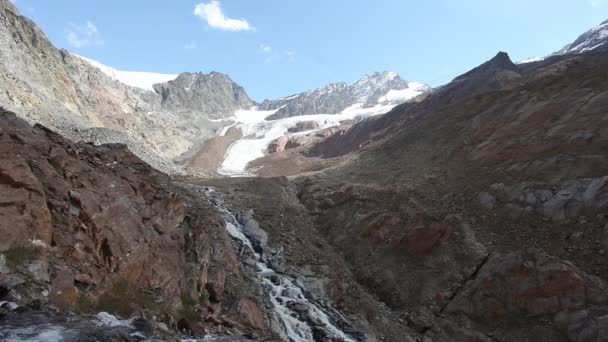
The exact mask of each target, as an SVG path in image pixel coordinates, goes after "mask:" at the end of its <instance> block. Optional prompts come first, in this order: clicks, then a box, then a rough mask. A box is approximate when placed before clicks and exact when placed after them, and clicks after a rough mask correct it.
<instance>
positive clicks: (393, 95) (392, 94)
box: [378, 82, 429, 103]
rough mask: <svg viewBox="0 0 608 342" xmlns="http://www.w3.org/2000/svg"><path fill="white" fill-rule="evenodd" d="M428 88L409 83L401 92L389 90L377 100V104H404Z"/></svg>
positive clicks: (420, 84)
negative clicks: (399, 102)
mask: <svg viewBox="0 0 608 342" xmlns="http://www.w3.org/2000/svg"><path fill="white" fill-rule="evenodd" d="M428 89H429V87H428V86H427V85H426V84H424V83H420V82H409V83H408V87H407V88H405V89H401V90H395V89H391V90H389V92H388V93H387V94H386V95H384V96H382V97H381V98H379V99H378V103H387V102H398V101H401V102H405V101H407V100H411V99H413V98H414V97H416V96H418V95H420V94H422V93H424V92H425V91H427V90H428Z"/></svg>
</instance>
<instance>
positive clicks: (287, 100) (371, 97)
mask: <svg viewBox="0 0 608 342" xmlns="http://www.w3.org/2000/svg"><path fill="white" fill-rule="evenodd" d="M430 89H431V88H430V87H429V86H428V85H426V84H424V83H421V82H416V81H406V80H404V79H402V78H401V77H400V76H399V75H398V74H397V73H395V72H388V71H386V72H376V73H372V74H368V75H365V76H364V77H362V78H361V79H359V80H357V81H355V82H353V83H351V84H348V83H345V82H340V83H331V84H329V85H327V86H325V87H322V88H317V89H312V90H308V91H305V92H303V93H300V94H295V95H291V96H288V97H284V98H281V99H278V100H265V101H264V102H263V103H262V104H261V105H260V109H261V110H277V112H276V113H275V114H273V115H272V116H270V117H269V119H279V118H286V117H292V116H298V115H311V114H336V113H341V112H343V111H344V110H345V109H347V108H351V107H358V108H372V107H375V106H379V105H391V104H392V105H396V104H400V103H403V102H405V101H408V100H411V99H413V98H414V97H416V96H418V95H421V94H423V93H425V92H428V91H429V90H430Z"/></svg>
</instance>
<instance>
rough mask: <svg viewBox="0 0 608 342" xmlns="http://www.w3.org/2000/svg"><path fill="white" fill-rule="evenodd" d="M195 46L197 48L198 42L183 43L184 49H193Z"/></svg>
mask: <svg viewBox="0 0 608 342" xmlns="http://www.w3.org/2000/svg"><path fill="white" fill-rule="evenodd" d="M196 48H198V44H196V43H195V42H190V43H186V45H184V49H186V50H194V49H196Z"/></svg>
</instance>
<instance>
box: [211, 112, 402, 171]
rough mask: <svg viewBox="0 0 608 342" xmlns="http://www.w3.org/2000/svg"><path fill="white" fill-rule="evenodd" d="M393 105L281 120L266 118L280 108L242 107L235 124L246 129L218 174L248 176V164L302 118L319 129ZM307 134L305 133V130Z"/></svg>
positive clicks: (262, 155) (231, 147)
mask: <svg viewBox="0 0 608 342" xmlns="http://www.w3.org/2000/svg"><path fill="white" fill-rule="evenodd" d="M394 107H395V106H394V105H377V106H376V107H372V108H362V105H361V104H356V105H353V106H351V107H349V108H347V109H345V110H344V111H342V113H339V114H315V115H302V116H294V117H289V118H284V119H279V120H272V121H267V120H265V119H266V117H268V116H269V115H272V114H274V113H276V112H277V111H278V109H277V110H271V111H260V110H258V109H257V108H255V107H254V108H252V109H249V110H240V111H237V112H236V113H235V118H234V119H235V120H236V121H237V122H238V124H237V125H236V127H238V128H240V129H241V131H242V132H243V137H244V138H243V139H240V140H237V141H236V142H234V143H233V144H232V145H230V147H229V148H228V151H227V152H226V155H225V156H224V162H223V163H222V165H221V166H220V168H219V169H218V173H219V174H222V175H226V176H247V175H249V174H248V173H247V171H246V169H247V164H249V162H251V161H253V160H255V159H258V158H261V157H264V155H265V152H266V149H267V148H268V145H269V144H270V143H271V142H272V141H273V140H275V139H277V138H279V137H281V136H283V135H285V134H286V133H287V130H288V129H289V128H290V127H293V126H295V124H296V123H298V122H302V121H316V122H317V123H318V124H319V129H324V128H328V127H333V126H338V125H340V121H344V120H351V119H356V118H365V117H369V116H373V115H380V114H384V113H387V112H389V111H390V110H391V109H393V108H394ZM305 133H306V132H305Z"/></svg>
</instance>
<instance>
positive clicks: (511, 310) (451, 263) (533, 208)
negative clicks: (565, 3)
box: [255, 50, 608, 341]
mask: <svg viewBox="0 0 608 342" xmlns="http://www.w3.org/2000/svg"><path fill="white" fill-rule="evenodd" d="M607 61H608V58H607V56H606V52H602V51H601V50H596V51H592V52H590V53H582V54H575V55H569V56H564V57H562V58H558V59H553V60H552V61H551V62H550V63H549V62H545V64H539V65H537V66H536V67H535V68H533V69H532V68H529V67H520V66H518V65H515V64H513V63H512V62H511V61H510V60H509V58H508V56H507V55H506V54H504V53H499V54H498V55H497V56H496V57H495V58H493V59H492V60H490V61H488V62H486V63H484V64H482V65H481V66H479V67H478V68H475V69H473V70H471V71H470V72H468V73H465V74H463V75H462V76H460V77H457V78H456V79H455V80H454V81H453V82H451V83H450V84H448V85H446V86H444V87H441V88H439V89H437V90H435V92H434V93H432V94H431V95H429V96H428V97H427V98H426V99H424V100H423V101H421V102H419V103H409V104H404V105H401V106H398V107H396V108H395V109H394V110H393V111H391V112H389V113H388V114H386V115H384V116H381V117H374V118H369V119H367V120H364V121H363V122H359V123H355V124H354V125H352V126H350V127H348V126H346V127H344V129H342V130H340V131H338V132H336V133H335V134H333V135H331V136H329V137H327V138H325V139H323V140H321V141H319V140H318V139H313V140H311V141H312V143H311V144H309V145H307V146H306V145H303V146H299V147H297V148H294V149H292V152H289V153H285V152H282V153H283V154H282V156H277V158H276V159H272V158H266V159H264V160H260V161H258V162H259V164H255V165H265V167H266V168H265V169H264V170H265V172H266V174H267V175H281V174H285V173H284V171H285V170H287V171H288V172H289V174H294V175H296V177H294V178H293V181H294V182H295V183H296V184H297V186H298V189H299V190H298V191H299V192H298V196H299V198H300V200H301V201H302V203H303V204H304V205H306V207H307V208H308V210H309V212H310V213H311V214H312V215H313V216H315V217H316V219H315V223H316V226H317V229H319V230H320V231H321V233H322V235H323V236H325V237H326V239H327V241H328V242H329V243H330V244H331V245H332V246H333V248H335V249H336V250H337V251H338V252H339V253H340V254H341V255H343V256H344V257H345V260H347V261H348V263H349V264H350V267H351V269H352V270H353V272H354V276H355V278H356V279H357V280H358V282H359V283H360V284H362V285H363V286H364V287H365V288H366V289H367V290H368V291H370V292H371V293H373V294H374V295H376V296H378V298H380V300H382V301H384V302H386V303H387V304H388V305H389V307H390V308H391V310H392V311H393V312H396V313H399V314H400V315H401V316H402V317H404V318H405V319H406V320H407V321H408V322H409V325H410V327H411V328H413V329H414V330H417V332H418V334H420V335H419V336H420V338H424V340H425V341H495V340H497V341H603V340H605V339H606V336H607V335H606V332H607V331H608V330H607V329H608V326H607V325H606V324H607V323H608V320H607V319H606V317H608V316H607V315H608V301H607V298H606V294H607V292H606V281H607V280H608V279H607V278H606V275H607V274H608V269H607V268H606V267H605V265H606V264H607V261H608V260H606V259H607V257H608V256H607V252H606V251H607V250H608V221H607V217H606V215H605V212H606V209H607V208H608V207H606V206H607V205H608V201H607V198H608V197H607V196H608V186H607V184H608V159H607V158H606V155H607V152H606V149H605V146H606V144H607V142H606V136H607V135H606V133H605V132H606V129H608V122H607V121H606V114H607V113H606V108H608V107H607V106H606V99H607V94H608V78H607V77H606V75H607V71H608V64H607ZM273 165H274V166H273ZM285 165H298V166H299V167H295V168H286V167H285ZM319 168H325V169H324V170H322V171H318V170H319ZM307 171H308V172H310V171H315V172H311V173H309V174H307V175H301V174H302V172H307Z"/></svg>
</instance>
